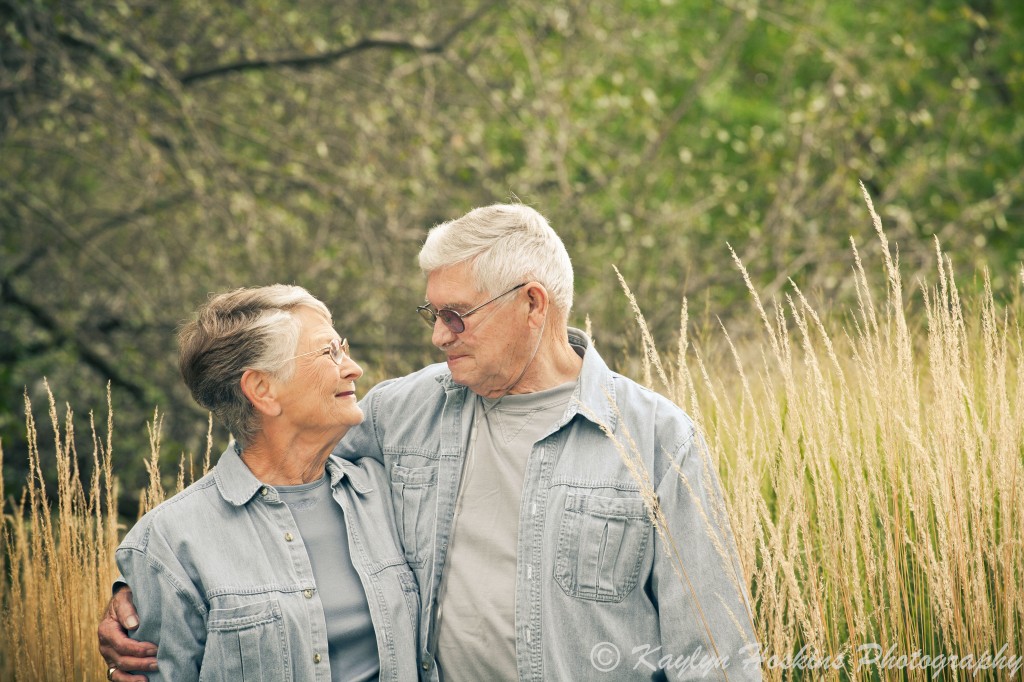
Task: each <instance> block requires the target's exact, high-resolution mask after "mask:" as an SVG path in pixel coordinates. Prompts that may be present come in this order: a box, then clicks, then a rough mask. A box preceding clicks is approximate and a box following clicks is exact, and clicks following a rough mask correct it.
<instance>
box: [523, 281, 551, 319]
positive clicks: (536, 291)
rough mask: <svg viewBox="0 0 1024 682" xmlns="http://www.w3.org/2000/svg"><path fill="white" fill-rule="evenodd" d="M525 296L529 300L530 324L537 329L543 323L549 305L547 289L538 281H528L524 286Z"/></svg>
mask: <svg viewBox="0 0 1024 682" xmlns="http://www.w3.org/2000/svg"><path fill="white" fill-rule="evenodd" d="M526 297H527V299H528V300H529V302H530V312H529V316H530V324H531V325H532V326H534V327H537V328H538V329H539V328H540V327H542V326H543V325H544V320H545V319H546V318H547V314H548V306H549V305H551V301H550V298H549V296H548V290H547V289H545V288H544V285H543V284H541V283H540V282H530V283H529V284H528V285H527V286H526Z"/></svg>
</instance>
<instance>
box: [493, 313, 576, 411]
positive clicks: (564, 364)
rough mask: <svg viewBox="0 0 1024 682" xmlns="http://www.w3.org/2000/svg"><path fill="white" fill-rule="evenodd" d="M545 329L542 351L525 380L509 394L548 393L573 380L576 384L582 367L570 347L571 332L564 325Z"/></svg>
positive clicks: (535, 358)
mask: <svg viewBox="0 0 1024 682" xmlns="http://www.w3.org/2000/svg"><path fill="white" fill-rule="evenodd" d="M554 327H555V328H554V329H548V330H545V333H544V337H543V339H542V340H541V344H540V349H539V350H538V351H537V355H536V357H534V358H533V362H532V363H531V364H530V367H529V370H528V371H527V372H526V374H524V375H523V378H522V379H521V380H520V381H519V382H518V383H517V384H516V386H515V387H513V388H512V390H511V391H509V393H510V394H513V395H514V394H520V393H536V392H538V391H546V390H547V389H549V388H554V387H555V386H561V385H562V384H565V383H568V382H570V381H576V378H577V377H579V375H580V370H581V369H582V368H583V358H581V357H580V356H579V355H578V354H577V353H576V351H575V349H573V347H572V346H571V345H569V339H568V330H567V328H566V326H565V325H564V324H560V325H554Z"/></svg>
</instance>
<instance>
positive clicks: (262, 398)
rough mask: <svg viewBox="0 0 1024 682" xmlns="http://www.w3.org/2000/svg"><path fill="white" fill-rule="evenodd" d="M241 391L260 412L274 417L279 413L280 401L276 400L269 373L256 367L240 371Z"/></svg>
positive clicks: (275, 392)
mask: <svg viewBox="0 0 1024 682" xmlns="http://www.w3.org/2000/svg"><path fill="white" fill-rule="evenodd" d="M241 385H242V393H244V394H245V397H246V398H248V400H249V404H250V405H252V406H253V407H254V408H255V409H256V411H257V412H259V413H260V414H264V415H267V416H268V417H276V416H278V415H279V414H281V403H280V402H278V400H277V391H275V390H274V382H273V381H272V380H271V378H270V375H268V374H267V373H266V372H261V371H259V370H256V369H247V370H245V372H243V373H242V380H241Z"/></svg>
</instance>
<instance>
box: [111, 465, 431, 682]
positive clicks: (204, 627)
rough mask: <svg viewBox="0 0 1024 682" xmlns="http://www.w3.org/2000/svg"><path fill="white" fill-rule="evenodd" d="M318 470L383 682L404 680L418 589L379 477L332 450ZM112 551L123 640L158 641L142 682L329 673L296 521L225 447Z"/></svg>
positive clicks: (320, 616)
mask: <svg viewBox="0 0 1024 682" xmlns="http://www.w3.org/2000/svg"><path fill="white" fill-rule="evenodd" d="M327 473H328V475H329V476H330V485H331V490H332V495H333V498H334V501H335V502H336V503H337V504H338V505H340V506H341V508H342V510H343V512H344V517H345V525H346V528H347V531H348V549H349V554H350V556H351V560H352V564H353V566H354V567H355V569H356V571H357V572H358V574H359V578H360V580H361V581H362V586H363V589H364V590H365V593H366V596H367V599H368V603H369V607H370V616H371V619H372V621H373V626H374V631H375V634H376V639H377V649H378V652H379V655H380V679H381V680H389V681H392V682H407V681H408V680H413V679H415V678H416V675H417V670H416V629H417V624H416V614H417V613H418V610H419V597H418V593H417V589H416V582H415V579H414V577H413V575H412V573H411V572H410V571H409V567H408V565H407V564H406V561H405V558H404V557H403V556H402V549H401V544H400V543H399V540H398V537H397V535H396V530H395V525H394V517H393V516H392V513H391V505H390V504H389V503H388V482H387V479H386V477H385V475H384V472H383V470H382V468H381V466H380V465H379V464H378V463H377V462H375V461H373V460H369V459H362V460H358V461H356V462H345V461H342V460H338V459H334V458H331V459H329V460H328V462H327ZM337 541H339V542H342V541H344V537H343V536H342V537H338V538H337ZM116 557H117V564H118V567H119V568H120V570H121V573H122V575H123V576H124V578H125V580H126V582H127V583H128V584H129V585H131V587H132V590H133V593H134V599H135V606H136V609H137V610H138V613H139V620H140V626H139V628H138V629H137V630H136V631H135V632H133V633H132V637H133V638H135V639H138V640H144V641H150V642H154V643H155V644H157V646H158V647H159V653H158V657H157V663H158V665H159V672H156V673H147V675H148V677H149V679H150V681H151V682H152V681H154V680H174V681H175V682H179V681H182V680H184V681H187V680H198V679H202V680H210V681H211V682H213V681H216V680H224V681H225V682H226V681H228V680H231V681H239V680H245V681H249V680H266V681H270V680H274V681H275V682H276V681H279V680H300V681H305V680H317V681H318V682H329V680H330V679H331V673H330V663H329V657H328V646H327V627H326V623H325V619H324V609H323V606H322V603H321V599H320V595H319V593H318V590H317V586H316V582H315V580H314V576H313V569H312V566H311V565H310V561H309V556H308V554H307V550H306V547H305V545H304V543H303V540H302V537H301V536H300V534H299V529H298V526H297V525H296V523H295V520H294V518H293V517H292V514H291V512H290V511H289V509H288V507H287V506H286V505H285V504H284V503H283V502H282V501H281V499H280V497H279V496H278V493H277V491H276V490H275V489H274V487H273V486H269V485H264V484H262V483H260V481H259V480H257V479H256V477H255V476H253V474H252V472H251V471H249V469H248V468H247V467H246V466H245V465H244V464H243V463H242V461H241V459H240V458H239V457H238V455H237V454H236V452H235V449H234V446H229V447H228V449H227V450H226V451H225V452H224V454H223V455H221V458H220V460H219V461H218V463H217V466H216V467H214V469H213V471H211V472H210V473H209V474H207V475H206V476H204V477H203V478H202V479H200V480H199V481H196V482H195V483H194V484H192V485H191V486H189V487H188V488H186V489H185V490H184V491H182V492H181V493H179V494H177V495H175V496H174V497H172V498H171V499H169V500H167V501H166V502H164V503H163V504H161V505H159V506H158V507H156V508H155V509H153V510H152V511H150V512H149V513H148V514H146V515H145V516H143V517H142V519H141V520H140V521H139V522H138V523H137V524H135V527H134V528H132V530H131V531H130V532H129V533H128V535H127V536H126V537H125V539H124V541H123V542H122V543H121V546H120V547H119V548H118V550H117V553H116Z"/></svg>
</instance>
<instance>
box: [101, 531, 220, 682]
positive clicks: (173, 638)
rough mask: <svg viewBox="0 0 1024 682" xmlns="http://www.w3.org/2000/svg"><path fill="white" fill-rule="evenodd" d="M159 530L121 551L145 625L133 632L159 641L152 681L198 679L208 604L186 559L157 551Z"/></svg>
mask: <svg viewBox="0 0 1024 682" xmlns="http://www.w3.org/2000/svg"><path fill="white" fill-rule="evenodd" d="M153 535H154V534H153V533H152V531H151V533H150V541H149V543H148V544H147V546H146V547H145V548H139V547H125V546H123V545H122V547H121V548H119V549H118V550H117V552H116V555H115V556H116V558H117V565H118V568H119V569H120V570H121V574H122V576H123V578H124V579H125V580H126V581H127V583H128V585H130V586H131V588H132V597H133V600H134V602H135V609H136V611H138V614H139V627H138V629H137V630H135V631H134V632H132V633H131V637H132V639H136V640H140V641H146V642H153V643H154V644H156V645H157V667H158V670H157V671H156V672H146V673H145V674H146V676H147V677H148V678H149V682H159V681H162V680H174V681H175V682H179V681H183V682H190V681H192V680H198V679H199V669H200V666H201V664H202V661H203V652H204V649H205V646H206V608H205V607H204V606H203V605H202V599H201V598H200V597H199V593H198V591H197V590H196V588H195V585H193V584H192V581H191V580H190V579H189V578H188V577H187V575H186V573H185V571H184V569H183V568H182V567H181V566H180V564H177V562H176V561H173V559H172V560H171V561H168V557H166V556H163V554H164V553H163V552H159V551H157V552H154V551H152V550H153V549H157V550H158V549H159V548H158V547H157V548H154V547H152V544H153V543H154V542H155V543H157V544H159V538H158V537H156V538H154V537H153ZM171 556H173V555H171Z"/></svg>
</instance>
